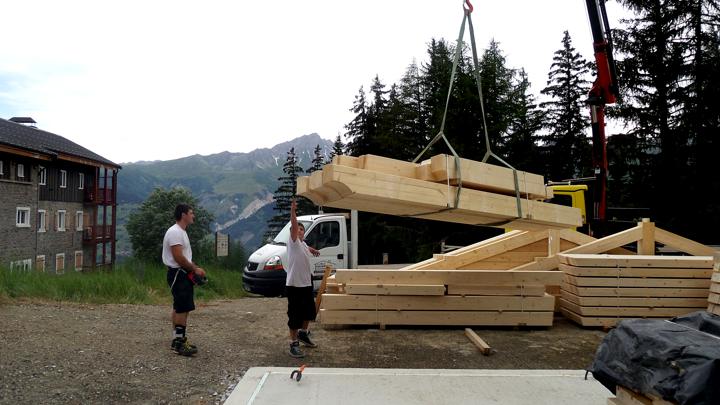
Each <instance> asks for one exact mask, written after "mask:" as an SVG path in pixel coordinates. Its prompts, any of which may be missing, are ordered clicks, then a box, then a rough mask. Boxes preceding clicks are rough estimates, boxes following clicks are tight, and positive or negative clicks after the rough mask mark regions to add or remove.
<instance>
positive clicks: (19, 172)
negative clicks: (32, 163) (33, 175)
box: [17, 163, 25, 178]
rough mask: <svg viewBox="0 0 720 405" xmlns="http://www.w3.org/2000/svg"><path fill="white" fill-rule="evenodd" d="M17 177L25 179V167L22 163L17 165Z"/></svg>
mask: <svg viewBox="0 0 720 405" xmlns="http://www.w3.org/2000/svg"><path fill="white" fill-rule="evenodd" d="M17 177H18V178H21V177H25V165H24V164H22V163H18V165H17Z"/></svg>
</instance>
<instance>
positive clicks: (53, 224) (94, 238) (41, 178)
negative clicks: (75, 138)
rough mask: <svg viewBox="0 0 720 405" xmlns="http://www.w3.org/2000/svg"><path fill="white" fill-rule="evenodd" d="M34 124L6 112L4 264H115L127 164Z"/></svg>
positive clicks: (2, 141)
mask: <svg viewBox="0 0 720 405" xmlns="http://www.w3.org/2000/svg"><path fill="white" fill-rule="evenodd" d="M34 125H35V121H34V120H33V119H32V118H29V117H15V118H11V119H10V120H5V119H2V118H0V268H6V269H11V270H26V271H40V272H46V273H52V274H63V273H65V272H67V271H81V270H91V269H95V268H99V267H105V266H112V265H113V264H114V262H115V224H116V208H117V204H116V201H117V198H116V196H117V190H116V189H117V174H118V170H120V168H121V167H120V166H119V165H117V164H115V163H113V162H111V161H110V160H108V159H105V158H104V157H102V156H100V155H98V154H96V153H94V152H92V151H90V150H88V149H86V148H84V147H82V146H80V145H78V144H76V143H74V142H72V141H70V140H68V139H66V138H63V137H62V136H60V135H56V134H53V133H50V132H47V131H43V130H41V129H38V128H36V127H35V126H34Z"/></svg>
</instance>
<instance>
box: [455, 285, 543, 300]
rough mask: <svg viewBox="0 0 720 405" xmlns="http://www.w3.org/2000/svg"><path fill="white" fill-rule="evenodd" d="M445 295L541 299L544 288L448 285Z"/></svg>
mask: <svg viewBox="0 0 720 405" xmlns="http://www.w3.org/2000/svg"><path fill="white" fill-rule="evenodd" d="M447 293H448V295H508V296H517V295H520V296H533V297H542V296H544V295H545V286H544V285H527V286H497V285H496V286H492V285H491V286H488V285H482V284H461V285H456V284H450V285H448V286H447Z"/></svg>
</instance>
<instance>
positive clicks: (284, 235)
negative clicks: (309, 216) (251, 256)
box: [272, 221, 312, 246]
mask: <svg viewBox="0 0 720 405" xmlns="http://www.w3.org/2000/svg"><path fill="white" fill-rule="evenodd" d="M298 223H299V224H301V225H302V226H303V227H305V231H306V232H307V230H308V228H309V227H310V225H311V224H312V222H310V221H298ZM289 237H290V222H288V223H287V224H285V226H284V227H283V229H282V230H281V231H280V232H278V234H277V236H276V237H275V239H273V241H272V243H273V245H283V246H284V245H287V241H288V238H289Z"/></svg>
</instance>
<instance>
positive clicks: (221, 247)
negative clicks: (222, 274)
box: [215, 232, 230, 257]
mask: <svg viewBox="0 0 720 405" xmlns="http://www.w3.org/2000/svg"><path fill="white" fill-rule="evenodd" d="M229 242H230V238H229V237H228V235H225V234H223V233H220V232H215V254H216V255H217V257H225V256H227V255H228V244H229Z"/></svg>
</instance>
